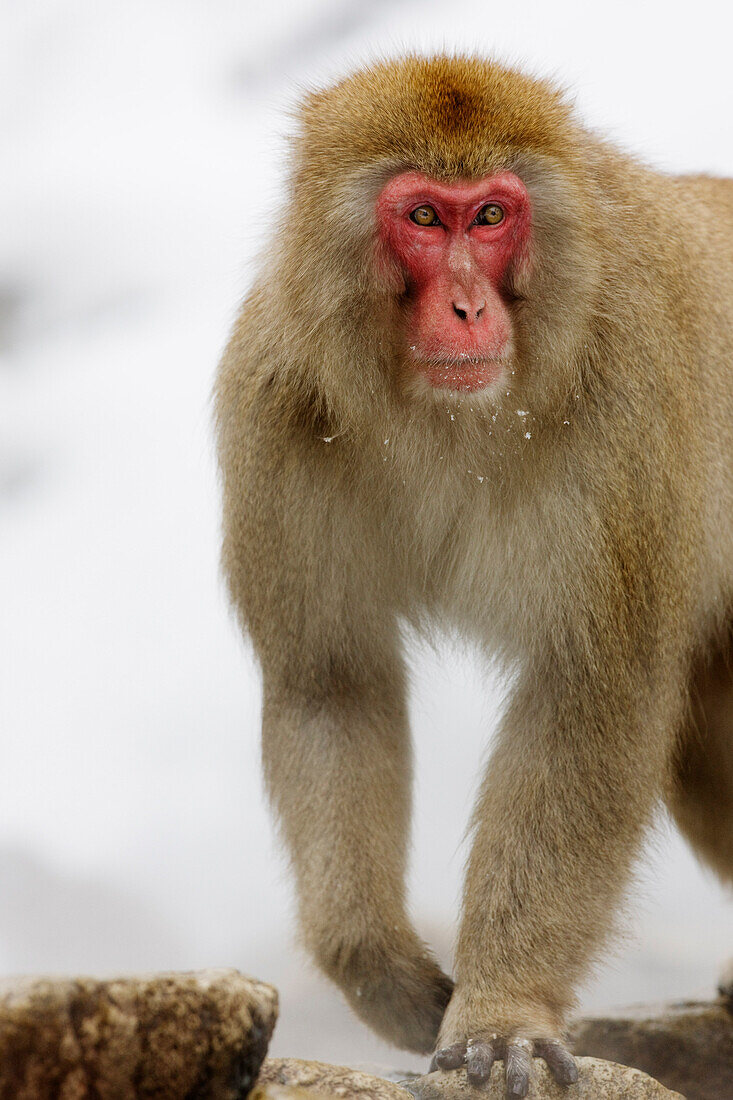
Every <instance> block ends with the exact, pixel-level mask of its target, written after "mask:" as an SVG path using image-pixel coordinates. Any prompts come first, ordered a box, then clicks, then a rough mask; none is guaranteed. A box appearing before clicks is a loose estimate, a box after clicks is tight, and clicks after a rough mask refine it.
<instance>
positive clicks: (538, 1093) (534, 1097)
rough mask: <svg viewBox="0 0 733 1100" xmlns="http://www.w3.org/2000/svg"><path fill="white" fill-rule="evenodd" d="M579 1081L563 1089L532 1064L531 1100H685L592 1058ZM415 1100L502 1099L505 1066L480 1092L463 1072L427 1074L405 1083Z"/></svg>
mask: <svg viewBox="0 0 733 1100" xmlns="http://www.w3.org/2000/svg"><path fill="white" fill-rule="evenodd" d="M578 1068H579V1070H580V1078H579V1080H578V1083H577V1085H572V1086H571V1087H570V1088H564V1087H562V1086H561V1085H558V1084H556V1082H555V1081H554V1080H553V1078H552V1077H551V1075H550V1072H549V1070H548V1069H547V1067H546V1066H545V1064H544V1062H538V1061H535V1070H534V1080H533V1082H532V1087H531V1089H530V1097H531V1100H684V1097H682V1096H680V1095H679V1094H678V1093H676V1092H670V1091H669V1090H668V1089H666V1088H664V1086H663V1085H660V1084H659V1082H658V1081H653V1080H652V1078H651V1077H647V1075H646V1074H645V1073H640V1072H639V1070H636V1069H629V1068H628V1066H617V1065H614V1063H613V1062H600V1061H598V1060H596V1059H595V1058H579V1059H578ZM405 1087H406V1088H407V1090H408V1091H409V1092H411V1093H412V1095H413V1096H415V1097H417V1098H418V1100H505V1098H506V1091H505V1088H506V1086H505V1076H504V1063H503V1062H497V1063H495V1065H494V1068H493V1069H492V1071H491V1080H490V1081H489V1082H488V1084H487V1085H486V1086H484V1087H482V1088H480V1089H477V1088H474V1087H473V1085H469V1083H468V1078H467V1077H466V1073H465V1071H464V1070H460V1071H458V1072H455V1071H454V1072H451V1073H441V1072H437V1073H428V1074H426V1076H425V1077H418V1078H416V1079H415V1080H411V1081H408V1082H406V1083H405Z"/></svg>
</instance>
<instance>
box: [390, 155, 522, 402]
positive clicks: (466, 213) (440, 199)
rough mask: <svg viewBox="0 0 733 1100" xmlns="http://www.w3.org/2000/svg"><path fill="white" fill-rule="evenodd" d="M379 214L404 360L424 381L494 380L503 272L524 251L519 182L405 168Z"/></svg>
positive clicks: (478, 385) (453, 385)
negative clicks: (398, 290) (394, 273)
mask: <svg viewBox="0 0 733 1100" xmlns="http://www.w3.org/2000/svg"><path fill="white" fill-rule="evenodd" d="M377 220H378V225H379V235H380V238H381V240H382V242H383V243H384V244H385V245H386V247H387V250H388V252H389V253H390V254H391V256H392V257H393V259H394V260H396V261H397V263H398V265H399V267H400V269H401V271H402V274H403V276H404V279H405V285H406V296H405V300H406V305H407V333H406V336H407V347H408V349H409V354H408V361H409V362H410V363H411V364H412V365H413V366H414V369H415V370H417V371H419V372H420V373H421V374H422V375H423V376H424V377H425V378H426V379H427V381H428V382H429V383H430V384H431V385H432V386H441V387H447V388H449V389H454V390H478V389H482V388H483V387H484V386H487V385H489V384H491V383H492V382H495V381H497V379H499V377H500V376H501V373H502V365H503V363H504V362H506V359H507V356H508V353H509V350H510V344H511V335H512V330H511V317H510V314H509V310H508V307H507V303H508V300H509V295H508V293H507V275H508V271H509V268H510V265H518V264H523V263H526V262H527V260H528V254H529V249H528V246H529V237H530V229H531V216H530V204H529V196H528V195H527V191H526V188H525V186H524V184H523V183H522V181H521V180H520V179H519V177H518V176H515V175H514V174H513V173H511V172H503V173H501V174H500V175H496V176H488V177H486V178H484V179H482V180H479V181H478V182H470V183H463V182H458V183H450V184H446V183H439V182H438V181H437V180H432V179H429V178H428V177H427V176H423V175H421V174H420V173H419V172H403V173H402V174H401V175H399V176H395V177H394V178H393V179H391V180H390V181H389V183H388V184H387V185H386V186H385V187H384V189H383V190H382V192H381V194H380V196H379V198H378V200H377Z"/></svg>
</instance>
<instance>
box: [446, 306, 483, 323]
mask: <svg viewBox="0 0 733 1100" xmlns="http://www.w3.org/2000/svg"><path fill="white" fill-rule="evenodd" d="M485 305H486V302H481V304H480V305H479V306H471V305H469V304H468V303H467V302H464V301H460V302H454V303H453V312H454V313H455V315H456V317H460V319H461V320H462V321H465V322H466V323H467V324H469V325H471V324H473V323H474V322H475V321H478V319H479V317H480V316H481V314H482V313H483V311H484V307H485Z"/></svg>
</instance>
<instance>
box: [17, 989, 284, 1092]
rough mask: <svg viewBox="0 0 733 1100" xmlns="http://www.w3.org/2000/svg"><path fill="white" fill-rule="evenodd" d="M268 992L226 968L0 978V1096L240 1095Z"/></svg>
mask: <svg viewBox="0 0 733 1100" xmlns="http://www.w3.org/2000/svg"><path fill="white" fill-rule="evenodd" d="M276 1018H277V994H276V992H275V990H274V989H273V988H272V987H271V986H268V985H264V984H263V983H261V982H257V981H254V980H253V979H250V978H245V977H243V976H242V975H241V974H239V973H238V972H237V971H236V970H204V971H197V972H192V973H173V974H155V975H150V976H141V977H124V978H115V979H110V980H108V981H99V980H95V979H91V978H75V979H73V980H71V979H70V980H63V979H53V978H48V979H42V978H33V979H26V980H23V979H19V980H13V981H6V982H3V983H2V984H0V1100H148V1098H149V1100H153V1098H154V1100H184V1098H186V1100H242V1098H243V1097H245V1096H246V1095H247V1093H248V1092H249V1091H250V1089H251V1088H252V1084H253V1082H254V1080H255V1078H256V1077H257V1073H258V1070H259V1068H260V1065H261V1063H262V1060H263V1058H264V1056H265V1052H266V1050H267V1045H268V1043H269V1041H270V1036H271V1034H272V1030H273V1028H274V1026H275V1020H276Z"/></svg>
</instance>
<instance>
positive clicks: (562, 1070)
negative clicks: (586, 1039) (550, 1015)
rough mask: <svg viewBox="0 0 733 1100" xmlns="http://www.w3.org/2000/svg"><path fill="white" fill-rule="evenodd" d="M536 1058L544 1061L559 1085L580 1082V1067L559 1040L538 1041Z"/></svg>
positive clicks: (535, 1047) (535, 1048)
mask: <svg viewBox="0 0 733 1100" xmlns="http://www.w3.org/2000/svg"><path fill="white" fill-rule="evenodd" d="M534 1052H535V1057H537V1058H542V1059H544V1061H545V1062H547V1066H548V1068H549V1070H550V1073H551V1074H552V1076H553V1077H554V1078H555V1080H556V1081H557V1083H558V1085H574V1084H575V1082H576V1081H577V1080H578V1066H577V1064H576V1062H575V1059H574V1058H573V1056H572V1054H571V1053H570V1051H569V1050H566V1049H565V1047H564V1046H563V1045H562V1043H561V1042H560V1041H559V1039H538V1040H537V1041H536V1042H535V1045H534Z"/></svg>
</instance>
